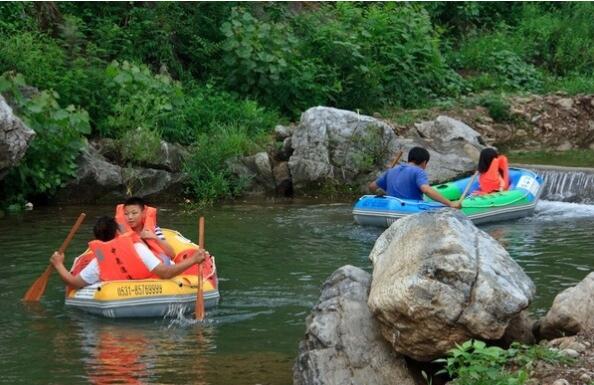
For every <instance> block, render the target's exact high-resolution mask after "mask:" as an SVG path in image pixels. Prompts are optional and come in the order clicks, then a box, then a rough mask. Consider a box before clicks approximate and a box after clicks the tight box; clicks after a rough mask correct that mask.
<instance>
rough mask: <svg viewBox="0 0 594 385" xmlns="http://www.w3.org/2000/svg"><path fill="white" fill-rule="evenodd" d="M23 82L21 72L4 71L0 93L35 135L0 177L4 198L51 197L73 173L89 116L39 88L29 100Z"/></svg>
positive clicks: (0, 80) (86, 131) (86, 132)
mask: <svg viewBox="0 0 594 385" xmlns="http://www.w3.org/2000/svg"><path fill="white" fill-rule="evenodd" d="M25 85H26V83H25V79H24V77H23V76H22V75H14V74H11V73H5V74H3V75H2V76H1V77H0V92H1V93H3V94H4V93H5V94H6V95H7V96H8V97H9V99H10V100H11V102H12V104H13V107H14V108H15V111H16V113H17V114H18V115H19V116H20V117H21V118H22V119H23V121H24V122H25V123H26V124H27V125H28V126H29V127H30V128H32V129H33V130H34V131H35V133H36V136H35V137H34V138H33V140H32V141H31V143H30V145H29V148H28V149H27V152H26V154H25V156H24V158H23V159H22V160H21V162H20V163H19V165H18V166H17V167H15V168H13V169H11V170H10V171H9V173H8V175H7V176H6V177H5V179H4V180H3V199H8V200H10V199H11V198H12V197H15V196H20V197H22V198H29V199H31V198H32V197H35V196H39V195H44V196H51V195H52V194H53V193H54V192H55V191H56V190H57V189H58V188H59V187H61V186H62V185H63V184H64V183H65V182H66V181H67V180H68V179H69V178H70V177H72V176H74V175H75V171H76V158H77V156H78V154H79V153H80V151H81V149H82V148H83V147H84V143H85V141H84V135H85V134H89V133H90V126H89V116H88V114H87V112H86V111H85V110H83V109H80V108H77V107H74V106H72V105H69V106H68V107H66V108H62V107H60V105H59V104H58V101H57V100H58V98H59V96H58V94H57V93H56V92H52V91H42V92H40V93H38V94H37V95H34V96H33V97H31V98H30V99H27V98H25V97H24V96H23V95H22V93H21V91H20V89H21V87H24V86H25Z"/></svg>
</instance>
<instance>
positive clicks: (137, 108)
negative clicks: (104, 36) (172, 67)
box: [99, 61, 183, 137]
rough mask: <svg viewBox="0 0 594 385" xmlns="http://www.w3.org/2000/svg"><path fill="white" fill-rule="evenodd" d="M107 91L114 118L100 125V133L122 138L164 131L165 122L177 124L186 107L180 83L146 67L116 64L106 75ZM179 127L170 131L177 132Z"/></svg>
mask: <svg viewBox="0 0 594 385" xmlns="http://www.w3.org/2000/svg"><path fill="white" fill-rule="evenodd" d="M105 73H106V76H107V87H108V89H109V90H110V91H111V95H112V96H111V97H110V100H109V101H110V104H111V109H112V111H111V114H110V116H108V117H107V119H106V120H104V121H103V122H101V124H100V126H99V132H100V133H101V134H102V135H105V136H110V137H121V136H122V135H124V134H125V133H126V132H127V131H130V130H136V129H137V128H139V127H140V128H141V129H148V130H155V131H157V132H160V131H161V130H163V128H164V127H163V122H165V121H167V122H169V123H172V122H174V123H175V124H177V125H178V126H179V125H180V124H181V122H180V120H179V119H175V118H174V116H175V114H176V113H177V112H178V110H179V109H180V108H181V106H182V105H183V91H182V88H181V85H180V84H179V82H176V81H173V80H172V79H171V78H170V77H169V76H168V75H160V74H157V75H154V74H152V73H151V71H150V70H149V68H148V67H147V66H145V65H135V64H131V63H128V62H127V61H124V62H122V63H119V62H117V61H114V62H113V63H111V64H110V65H109V66H108V67H107V69H106V71H105ZM176 128H178V127H173V128H171V127H169V128H168V129H170V130H171V129H176Z"/></svg>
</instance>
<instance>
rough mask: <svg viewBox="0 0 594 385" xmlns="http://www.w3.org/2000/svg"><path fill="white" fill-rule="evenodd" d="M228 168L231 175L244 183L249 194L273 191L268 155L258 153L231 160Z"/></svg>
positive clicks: (272, 178)
mask: <svg viewBox="0 0 594 385" xmlns="http://www.w3.org/2000/svg"><path fill="white" fill-rule="evenodd" d="M228 166H229V168H230V170H231V172H232V173H233V174H235V175H236V176H237V177H238V178H240V179H241V180H243V181H244V183H246V189H247V190H248V191H250V193H251V194H254V195H257V194H265V193H270V192H274V191H275V188H276V185H275V183H274V176H273V175H272V164H271V162H270V158H269V156H268V153H266V152H259V153H257V154H255V155H251V156H246V157H243V158H238V159H233V160H230V161H228Z"/></svg>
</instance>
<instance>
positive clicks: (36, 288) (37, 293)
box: [23, 265, 54, 302]
mask: <svg viewBox="0 0 594 385" xmlns="http://www.w3.org/2000/svg"><path fill="white" fill-rule="evenodd" d="M53 268H54V267H53V266H52V265H49V266H48V267H46V269H45V271H44V272H43V273H42V274H41V275H40V276H39V277H38V278H37V279H36V280H35V282H33V284H32V285H31V287H30V288H29V290H27V292H26V293H25V295H24V296H23V301H27V302H32V301H35V302H38V301H39V300H40V299H41V297H42V296H43V293H44V292H45V288H46V287H47V282H48V281H49V277H50V276H51V275H52V270H53Z"/></svg>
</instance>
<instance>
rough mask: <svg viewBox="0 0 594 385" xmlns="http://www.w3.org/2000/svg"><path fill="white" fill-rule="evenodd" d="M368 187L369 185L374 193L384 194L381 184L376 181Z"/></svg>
mask: <svg viewBox="0 0 594 385" xmlns="http://www.w3.org/2000/svg"><path fill="white" fill-rule="evenodd" d="M367 187H369V191H371V192H372V193H376V194H378V195H384V190H383V189H382V188H381V187H380V186H378V185H377V183H375V181H373V182H371V183H369V184H368V185H367Z"/></svg>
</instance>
